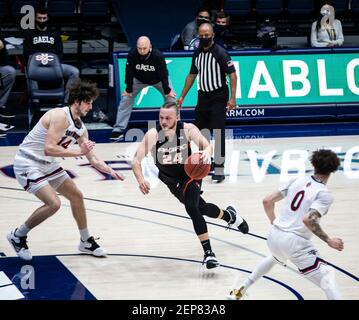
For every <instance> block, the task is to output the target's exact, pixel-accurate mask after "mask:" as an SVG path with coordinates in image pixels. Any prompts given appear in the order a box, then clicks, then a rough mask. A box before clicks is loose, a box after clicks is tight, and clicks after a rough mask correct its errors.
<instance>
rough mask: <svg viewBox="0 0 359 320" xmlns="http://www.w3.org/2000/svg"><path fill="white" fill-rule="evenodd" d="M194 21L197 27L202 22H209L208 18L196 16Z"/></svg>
mask: <svg viewBox="0 0 359 320" xmlns="http://www.w3.org/2000/svg"><path fill="white" fill-rule="evenodd" d="M196 22H197V27H199V26H200V25H201V24H202V23H209V19H204V18H197V20H196Z"/></svg>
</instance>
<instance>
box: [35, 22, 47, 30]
mask: <svg viewBox="0 0 359 320" xmlns="http://www.w3.org/2000/svg"><path fill="white" fill-rule="evenodd" d="M36 25H37V26H38V27H39V28H40V29H45V28H46V27H47V21H41V22H40V21H36Z"/></svg>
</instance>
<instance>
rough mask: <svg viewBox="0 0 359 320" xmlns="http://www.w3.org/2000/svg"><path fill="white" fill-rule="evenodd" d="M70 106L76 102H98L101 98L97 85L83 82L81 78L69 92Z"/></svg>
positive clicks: (86, 81) (88, 81)
mask: <svg viewBox="0 0 359 320" xmlns="http://www.w3.org/2000/svg"><path fill="white" fill-rule="evenodd" d="M69 93H70V96H69V105H71V104H73V103H74V102H75V101H78V102H80V103H81V102H82V101H84V102H89V101H91V100H96V99H97V97H98V96H99V91H98V89H97V86H96V83H95V82H92V81H90V80H81V79H80V78H79V79H78V80H77V81H76V82H75V83H74V84H73V85H72V86H71V88H70V90H69Z"/></svg>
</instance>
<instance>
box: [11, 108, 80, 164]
mask: <svg viewBox="0 0 359 320" xmlns="http://www.w3.org/2000/svg"><path fill="white" fill-rule="evenodd" d="M60 109H62V110H63V111H64V112H65V113H66V116H67V120H68V121H69V126H68V127H67V128H66V130H65V134H64V136H63V137H62V138H61V139H60V141H59V142H58V143H57V144H58V145H61V146H62V147H63V148H65V149H67V148H68V147H69V146H70V145H72V144H74V143H75V142H76V141H77V139H78V138H79V137H81V136H82V135H83V133H84V131H85V125H84V124H83V122H82V121H81V126H80V127H78V126H76V124H75V122H74V119H73V118H72V114H71V112H70V108H69V107H63V108H60ZM47 131H48V130H47V129H46V128H45V127H44V126H43V125H42V123H41V120H40V121H39V122H38V123H37V124H36V126H35V127H34V128H33V129H32V130H31V131H30V132H29V134H28V135H27V136H26V137H25V139H24V141H23V142H22V143H21V145H20V147H19V151H18V153H19V154H21V156H23V157H26V158H28V159H30V160H33V161H35V162H36V161H37V162H41V163H53V162H55V157H50V156H46V155H45V152H44V149H45V140H46V135H47Z"/></svg>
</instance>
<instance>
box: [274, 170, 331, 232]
mask: <svg viewBox="0 0 359 320" xmlns="http://www.w3.org/2000/svg"><path fill="white" fill-rule="evenodd" d="M279 191H280V192H281V193H282V194H283V196H284V197H285V201H286V202H285V203H284V204H283V207H282V210H281V213H280V214H279V216H278V217H277V218H276V219H275V220H274V222H273V224H274V225H275V226H277V227H278V228H279V229H281V230H283V231H287V232H293V233H295V234H297V235H299V236H301V237H303V238H305V239H310V238H311V236H312V235H313V233H312V232H311V231H310V230H309V229H308V228H307V227H306V226H305V224H304V223H303V218H304V217H305V216H306V215H307V214H308V212H309V210H310V209H315V210H316V211H318V212H319V213H320V215H321V216H323V215H325V214H326V213H327V212H328V210H329V207H330V205H331V204H332V203H333V200H334V199H333V196H332V194H331V193H330V192H329V191H328V189H327V187H326V185H325V184H324V183H322V182H321V181H318V180H316V179H315V177H313V176H312V177H303V178H298V179H295V180H291V181H290V182H288V183H286V184H285V185H283V186H282V187H280V188H279Z"/></svg>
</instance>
